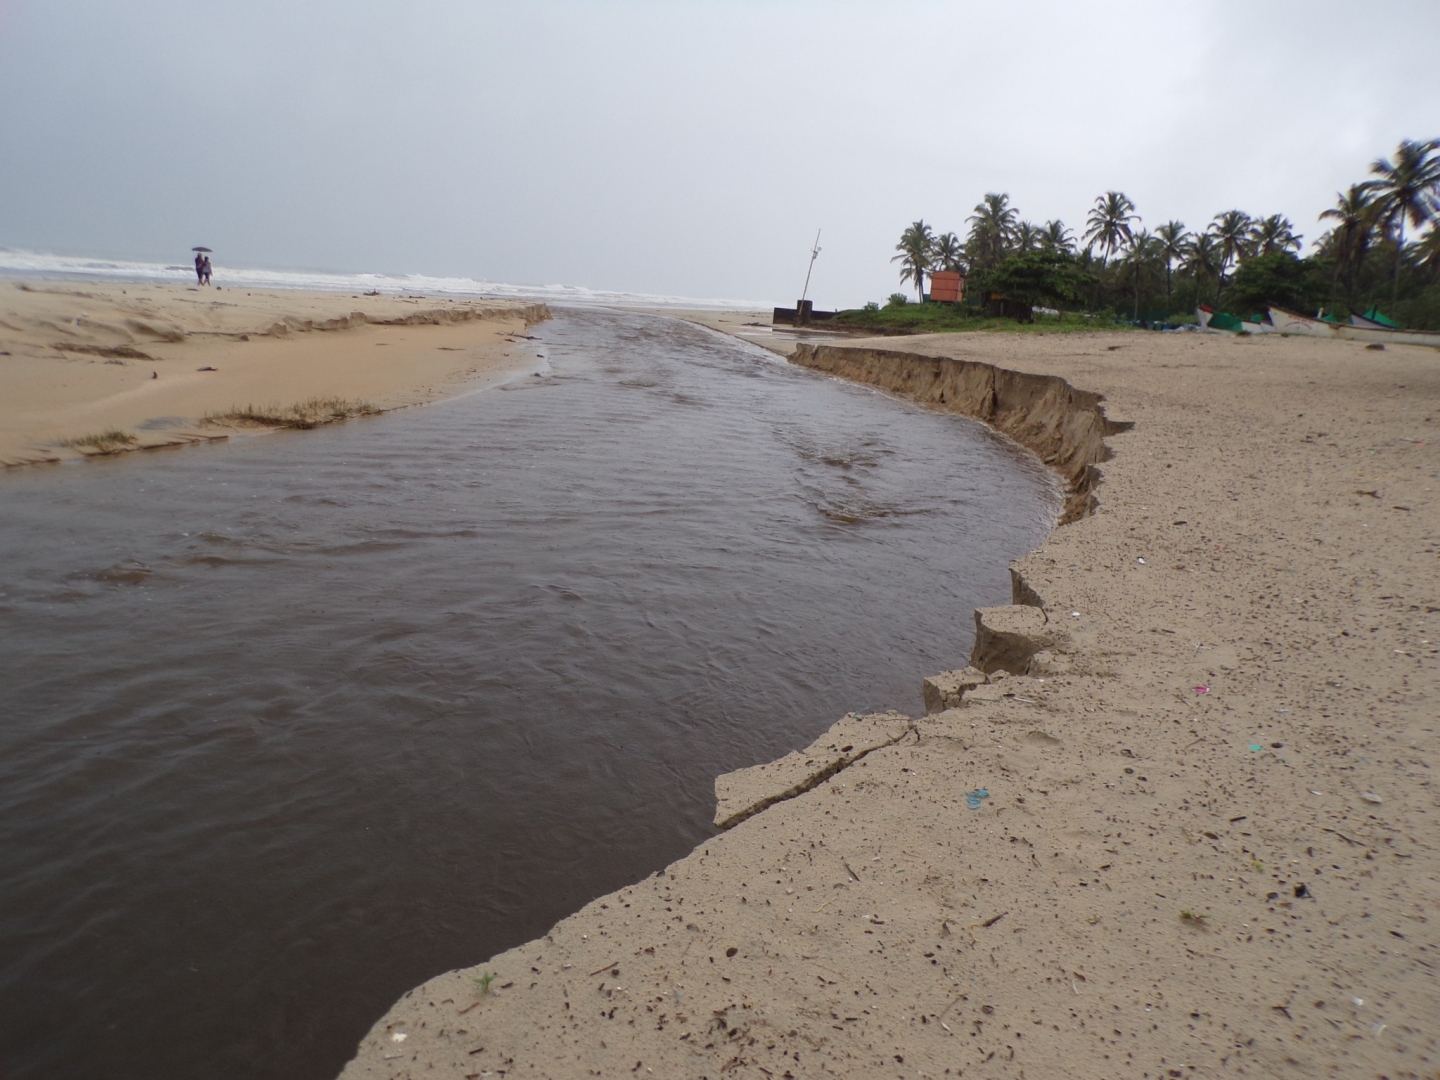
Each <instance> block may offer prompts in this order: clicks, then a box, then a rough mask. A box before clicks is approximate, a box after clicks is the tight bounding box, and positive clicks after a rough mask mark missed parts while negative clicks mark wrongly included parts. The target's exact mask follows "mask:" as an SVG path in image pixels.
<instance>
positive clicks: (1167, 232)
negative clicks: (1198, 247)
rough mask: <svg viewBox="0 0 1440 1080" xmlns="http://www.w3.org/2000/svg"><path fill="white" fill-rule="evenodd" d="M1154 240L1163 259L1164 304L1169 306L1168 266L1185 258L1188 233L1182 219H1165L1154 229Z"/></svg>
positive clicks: (1188, 240)
mask: <svg viewBox="0 0 1440 1080" xmlns="http://www.w3.org/2000/svg"><path fill="white" fill-rule="evenodd" d="M1155 242H1156V243H1157V244H1159V245H1160V247H1159V251H1160V257H1161V258H1162V259H1164V260H1165V306H1166V307H1167V308H1168V307H1169V306H1170V268H1171V267H1172V266H1173V265H1174V264H1175V263H1177V262H1180V261H1181V260H1182V259H1184V258H1185V249H1186V246H1187V245H1188V244H1189V243H1190V234H1189V233H1188V232H1186V231H1185V223H1184V222H1183V221H1167V222H1165V224H1164V225H1161V226H1160V227H1159V228H1157V229H1156V230H1155Z"/></svg>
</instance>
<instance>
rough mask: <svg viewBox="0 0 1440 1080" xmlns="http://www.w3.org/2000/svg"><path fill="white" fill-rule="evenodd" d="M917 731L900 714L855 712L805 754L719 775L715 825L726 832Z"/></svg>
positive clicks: (788, 755)
mask: <svg viewBox="0 0 1440 1080" xmlns="http://www.w3.org/2000/svg"><path fill="white" fill-rule="evenodd" d="M913 729H914V724H913V723H912V722H911V720H910V718H909V717H908V716H903V715H901V714H900V713H897V712H887V713H874V714H872V715H869V716H856V715H855V714H854V713H851V714H850V715H848V716H846V717H845V719H843V720H841V721H840V722H839V723H837V724H835V725H834V726H833V727H832V728H831V729H830V730H829V731H827V732H826V733H825V734H824V735H822V736H820V738H818V739H816V740H815V741H814V742H813V743H811V744H810V745H809V746H808V747H806V748H805V749H804V750H796V751H793V752H791V753H789V754H786V755H785V756H784V757H783V758H781V759H780V760H779V761H770V762H767V763H765V764H764V765H754V766H752V767H750V768H748V769H737V770H736V771H735V772H731V773H725V774H724V775H723V776H717V777H716V778H715V803H716V806H715V824H716V826H717V827H718V828H721V829H728V828H730V827H731V826H732V825H738V824H740V822H742V821H744V820H745V819H746V818H748V817H751V816H752V815H754V814H758V813H759V812H760V811H761V810H764V809H765V808H766V807H767V806H773V805H774V804H775V803H777V802H783V801H784V800H786V799H793V798H794V797H795V796H797V795H802V794H804V793H805V792H807V791H809V790H810V789H811V788H813V787H815V786H816V785H818V784H822V783H824V782H825V781H826V780H828V779H830V777H832V776H834V775H835V774H836V773H837V772H839V771H840V770H841V769H843V768H845V767H846V766H847V765H850V764H852V763H853V762H855V761H858V760H859V759H860V758H862V757H864V756H865V755H866V754H868V753H870V751H872V750H878V749H880V748H881V747H882V746H890V745H892V744H894V743H897V742H899V741H900V740H901V739H902V738H904V737H905V736H906V735H907V734H908V733H909V732H910V731H912V730H913Z"/></svg>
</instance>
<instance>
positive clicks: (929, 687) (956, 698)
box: [920, 667, 985, 715]
mask: <svg viewBox="0 0 1440 1080" xmlns="http://www.w3.org/2000/svg"><path fill="white" fill-rule="evenodd" d="M984 684H985V673H984V672H983V671H981V670H980V669H979V668H973V667H967V668H964V669H963V670H961V671H942V672H941V673H940V674H939V675H931V676H930V677H929V678H928V679H925V680H923V681H922V682H921V683H920V693H921V695H922V696H923V697H924V698H925V712H926V714H927V715H928V714H930V713H938V712H944V711H945V710H946V709H953V708H955V707H956V706H957V705H959V704H960V700H961V699H962V698H963V697H964V696H965V691H967V690H973V689H974V688H975V687H977V686H983V685H984Z"/></svg>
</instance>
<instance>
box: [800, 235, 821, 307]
mask: <svg viewBox="0 0 1440 1080" xmlns="http://www.w3.org/2000/svg"><path fill="white" fill-rule="evenodd" d="M819 256H820V230H819V229H816V230H815V247H814V250H812V251H811V252H810V265H809V266H808V267H806V268H805V288H804V289H803V290H801V293H800V303H801V305H802V306H803V305H804V303H805V298H806V297H807V296H809V295H810V272H811V271H812V270H814V269H815V260H816V259H817V258H819Z"/></svg>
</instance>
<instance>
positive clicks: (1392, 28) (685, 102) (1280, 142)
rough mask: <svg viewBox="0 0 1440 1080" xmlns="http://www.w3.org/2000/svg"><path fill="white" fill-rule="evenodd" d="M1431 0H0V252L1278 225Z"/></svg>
mask: <svg viewBox="0 0 1440 1080" xmlns="http://www.w3.org/2000/svg"><path fill="white" fill-rule="evenodd" d="M1437 42H1440V2H1437V0H1377V2H1372V3H1369V4H1366V5H1362V6H1357V5H1355V4H1353V3H1329V2H1327V0H1310V2H1275V3H1267V2H1265V0H1249V2H1232V0H1151V2H1148V3H1139V2H1126V0H1093V2H1087V0H1068V2H1006V3H996V2H995V0H987V2H983V3H970V2H950V3H927V2H924V0H911V2H908V3H904V4H898V3H884V4H882V3H847V2H844V0H825V2H802V0H793V2H783V0H776V2H759V0H754V2H743V0H715V2H708V3H705V2H688V0H665V2H645V0H627V2H607V0H592V2H588V3H579V2H571V3H566V2H544V0H539V2H524V3H520V2H513V3H501V2H490V0H407V2H403V3H402V2H399V0H343V2H341V0H184V2H180V0H0V245H5V246H10V247H20V248H29V249H33V250H42V251H51V252H55V253H58V254H84V255H104V256H109V257H129V258H139V259H158V260H165V261H183V259H184V258H185V256H186V254H187V252H188V250H189V248H190V247H191V245H192V244H197V243H205V244H209V245H210V246H212V247H214V248H215V249H216V252H217V260H216V261H217V265H220V266H222V267H223V265H225V264H226V263H227V262H228V263H230V264H233V265H246V266H258V267H272V268H297V269H325V270H342V271H343V270H350V271H362V270H375V271H387V272H416V273H427V274H454V275H463V276H470V277H479V278H485V279H490V280H496V281H507V282H515V283H537V284H543V283H568V284H579V285H587V286H591V287H595V288H604V289H622V290H633V291H642V292H650V293H667V294H682V295H688V296H696V297H735V298H749V299H759V300H764V301H770V302H777V303H778V302H782V301H791V300H793V299H794V298H795V296H796V295H797V294H798V293H799V290H800V286H801V283H802V281H803V279H804V273H805V264H806V258H807V254H808V248H809V245H810V242H811V240H812V239H813V237H814V233H815V229H816V228H823V229H824V230H825V232H824V236H823V237H822V239H821V245H822V247H823V248H824V252H823V253H822V255H821V256H820V261H819V262H818V263H817V265H816V270H815V279H814V283H813V285H812V288H811V294H812V296H813V297H814V298H815V299H816V300H817V302H818V303H819V304H820V305H821V306H826V305H829V304H837V303H838V304H853V303H858V302H859V301H862V300H865V299H871V298H877V299H878V298H883V297H884V296H886V295H888V294H889V293H891V292H893V291H895V290H896V289H898V288H899V282H898V280H897V279H896V276H895V272H894V268H893V267H892V266H891V265H890V263H889V258H890V256H891V254H892V253H893V251H892V249H893V246H894V244H895V241H896V239H897V238H898V235H899V233H900V231H901V229H903V228H904V227H905V225H906V224H908V223H909V222H910V221H912V220H914V219H915V218H917V217H923V218H924V219H925V220H926V221H928V222H930V223H932V224H933V225H935V226H936V227H937V228H938V229H940V230H944V229H953V230H955V231H956V232H961V233H963V231H964V229H965V218H966V216H967V215H968V214H969V213H970V211H971V208H972V207H973V206H974V205H975V203H976V202H978V201H979V199H980V197H981V196H982V195H984V194H985V192H987V191H1005V192H1009V193H1010V195H1011V197H1012V198H1013V200H1014V202H1015V204H1016V205H1017V206H1018V207H1019V209H1020V211H1021V213H1022V214H1023V215H1024V216H1025V217H1026V218H1029V219H1031V220H1034V221H1036V222H1041V221H1044V220H1045V219H1047V218H1051V217H1057V216H1058V217H1061V218H1063V219H1064V220H1065V221H1066V222H1067V223H1068V224H1069V225H1071V226H1072V227H1076V226H1079V225H1081V223H1082V222H1083V219H1084V216H1085V213H1086V212H1087V210H1088V208H1089V206H1090V204H1091V203H1092V201H1093V200H1094V198H1095V196H1096V195H1097V194H1099V193H1100V192H1102V191H1104V190H1106V189H1109V188H1118V189H1120V190H1122V191H1125V192H1127V193H1128V194H1129V195H1130V196H1131V197H1132V198H1133V199H1134V200H1135V202H1136V203H1137V205H1138V207H1139V210H1140V212H1141V214H1142V215H1143V216H1144V218H1145V222H1146V224H1147V225H1151V226H1153V225H1155V224H1158V223H1159V222H1161V221H1164V220H1167V219H1169V218H1172V217H1178V218H1180V219H1181V220H1183V221H1185V222H1186V223H1188V224H1190V225H1191V226H1197V225H1201V224H1203V223H1204V222H1206V221H1208V220H1209V219H1210V218H1211V217H1212V216H1213V215H1215V214H1216V213H1217V212H1219V211H1222V210H1226V209H1230V208H1231V207H1239V208H1241V209H1244V210H1246V211H1249V212H1251V213H1254V214H1269V213H1274V212H1281V213H1284V214H1287V215H1289V216H1290V217H1291V219H1292V220H1293V221H1294V222H1295V223H1296V226H1297V228H1298V229H1299V231H1301V232H1302V233H1304V234H1305V236H1306V238H1307V240H1308V239H1311V238H1313V237H1314V236H1315V235H1316V234H1317V233H1318V232H1319V227H1318V225H1317V223H1316V220H1315V217H1316V215H1317V214H1318V213H1319V211H1320V210H1322V209H1323V208H1325V207H1326V206H1328V205H1329V204H1330V203H1331V202H1332V201H1333V198H1334V193H1335V191H1336V190H1337V189H1340V188H1342V187H1344V186H1345V185H1346V184H1348V183H1351V182H1353V181H1356V180H1359V179H1362V178H1363V177H1364V174H1365V170H1366V167H1367V166H1368V164H1369V162H1370V161H1371V160H1372V159H1373V158H1374V157H1376V156H1377V155H1380V154H1388V153H1389V152H1390V151H1391V150H1392V149H1393V148H1394V146H1395V144H1396V142H1398V141H1399V140H1400V139H1401V138H1405V137H1409V138H1430V137H1436V136H1440V64H1437V63H1436V61H1435V55H1436V51H1437V49H1436V43H1437Z"/></svg>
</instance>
